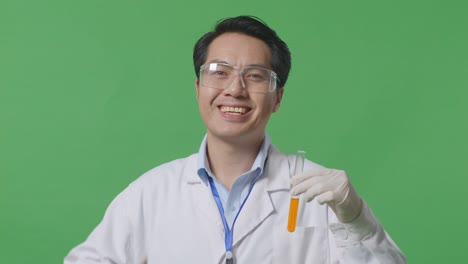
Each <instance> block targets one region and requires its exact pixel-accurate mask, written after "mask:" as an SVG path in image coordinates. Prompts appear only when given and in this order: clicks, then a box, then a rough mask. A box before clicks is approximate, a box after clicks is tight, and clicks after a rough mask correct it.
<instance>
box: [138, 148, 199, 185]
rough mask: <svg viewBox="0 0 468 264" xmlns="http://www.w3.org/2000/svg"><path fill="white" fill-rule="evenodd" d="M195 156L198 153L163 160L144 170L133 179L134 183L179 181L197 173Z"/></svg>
mask: <svg viewBox="0 0 468 264" xmlns="http://www.w3.org/2000/svg"><path fill="white" fill-rule="evenodd" d="M197 158H198V153H194V154H191V155H189V156H187V157H184V158H179V159H175V160H171V161H168V162H165V163H163V164H161V165H159V166H157V167H154V168H152V169H150V170H149V171H147V172H145V173H144V174H143V175H141V176H140V177H138V178H137V179H136V180H135V181H134V184H143V185H148V184H151V185H152V183H156V182H158V183H164V182H166V183H168V182H180V181H182V180H184V178H186V177H187V176H193V174H195V175H196V174H197Z"/></svg>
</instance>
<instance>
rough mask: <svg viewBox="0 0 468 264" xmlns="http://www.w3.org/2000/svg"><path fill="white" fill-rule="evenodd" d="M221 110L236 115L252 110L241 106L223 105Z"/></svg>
mask: <svg viewBox="0 0 468 264" xmlns="http://www.w3.org/2000/svg"><path fill="white" fill-rule="evenodd" d="M219 110H221V112H223V113H227V114H235V115H243V114H245V113H247V112H248V111H250V109H248V108H246V107H241V106H221V107H220V108H219Z"/></svg>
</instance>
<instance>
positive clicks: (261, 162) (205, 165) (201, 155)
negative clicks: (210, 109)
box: [197, 134, 271, 185]
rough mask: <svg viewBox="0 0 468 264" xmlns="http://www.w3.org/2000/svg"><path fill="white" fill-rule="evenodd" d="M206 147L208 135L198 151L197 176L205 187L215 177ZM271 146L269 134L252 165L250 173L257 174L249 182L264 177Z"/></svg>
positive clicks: (266, 135)
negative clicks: (210, 178)
mask: <svg viewBox="0 0 468 264" xmlns="http://www.w3.org/2000/svg"><path fill="white" fill-rule="evenodd" d="M206 145H207V135H206V134H205V136H204V138H203V141H202V143H201V145H200V149H199V151H198V159H197V174H198V176H199V177H200V179H201V180H202V181H203V183H204V184H205V185H208V177H211V176H210V175H213V173H212V172H211V168H210V164H209V162H208V159H207V156H206ZM270 145H271V138H270V136H268V134H265V138H264V139H263V141H262V145H261V147H260V150H259V152H258V154H257V157H256V158H255V161H254V163H253V164H252V167H251V169H250V171H249V172H254V171H255V173H253V174H252V175H251V177H252V178H251V179H249V180H248V182H254V181H255V180H256V179H257V178H258V177H259V176H260V175H262V173H263V170H264V166H265V161H266V158H267V156H268V150H269V148H270Z"/></svg>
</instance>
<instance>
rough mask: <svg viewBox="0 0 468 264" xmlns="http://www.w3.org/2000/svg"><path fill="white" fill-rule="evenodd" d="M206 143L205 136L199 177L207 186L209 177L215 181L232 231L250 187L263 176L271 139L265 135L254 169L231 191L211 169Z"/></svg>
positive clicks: (202, 144) (200, 151)
mask: <svg viewBox="0 0 468 264" xmlns="http://www.w3.org/2000/svg"><path fill="white" fill-rule="evenodd" d="M206 141H207V137H206V135H205V137H204V138H203V141H202V143H201V146H200V150H199V152H198V170H197V172H198V176H200V178H201V180H202V181H203V182H204V183H205V184H206V185H209V181H208V177H211V178H212V179H213V182H214V184H215V186H216V189H217V190H218V193H219V197H220V200H221V203H222V205H223V209H224V215H225V217H226V222H227V224H228V226H229V229H232V225H233V222H234V218H235V217H236V215H237V213H238V212H239V208H240V207H241V205H242V202H243V201H244V199H245V198H246V197H247V194H248V193H249V190H250V187H251V186H253V184H254V183H255V181H256V180H257V179H258V178H259V177H260V175H262V172H263V167H264V165H265V161H266V158H267V155H268V149H269V147H270V143H271V139H270V137H269V136H268V135H265V139H264V140H263V142H262V146H261V147H260V151H259V152H258V154H257V157H256V158H255V161H254V163H253V165H252V168H251V169H250V170H249V171H247V172H244V173H243V174H242V175H240V176H239V177H238V178H237V179H236V180H235V181H234V183H233V185H232V188H231V190H230V191H229V190H228V189H227V188H226V187H225V186H224V185H223V184H222V183H221V182H220V181H218V179H217V178H216V176H215V175H214V174H213V172H212V171H211V169H210V164H209V163H208V159H207V157H206V143H207V142H206Z"/></svg>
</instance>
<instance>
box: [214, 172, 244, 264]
mask: <svg viewBox="0 0 468 264" xmlns="http://www.w3.org/2000/svg"><path fill="white" fill-rule="evenodd" d="M208 180H209V182H210V187H211V192H212V193H213V197H214V199H215V201H216V205H217V206H218V210H219V214H220V215H221V219H222V220H223V225H224V246H225V247H226V264H233V263H234V257H233V255H232V240H233V234H234V223H236V219H237V217H238V216H239V213H240V211H241V210H242V207H244V204H245V202H246V201H247V198H249V195H250V192H251V191H252V188H253V183H252V184H251V185H250V188H249V192H248V193H247V196H246V197H245V199H244V201H243V202H242V204H241V206H240V208H239V211H237V214H236V217H234V221H233V222H232V228H231V229H229V226H228V224H227V221H226V217H225V216H224V209H223V204H222V203H221V198H219V193H218V190H217V189H216V186H215V184H214V182H213V179H212V178H211V177H208Z"/></svg>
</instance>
